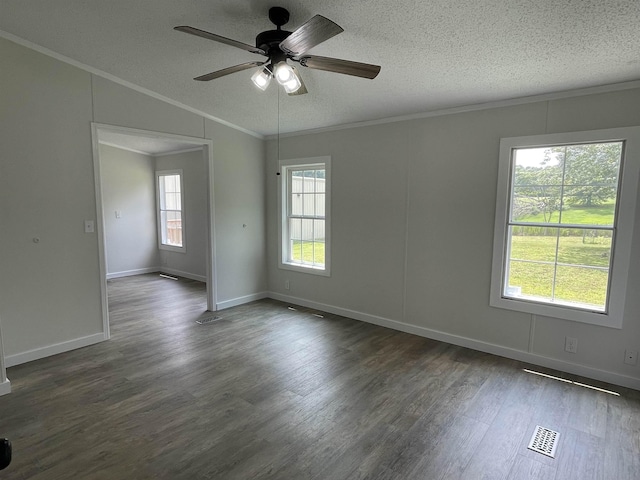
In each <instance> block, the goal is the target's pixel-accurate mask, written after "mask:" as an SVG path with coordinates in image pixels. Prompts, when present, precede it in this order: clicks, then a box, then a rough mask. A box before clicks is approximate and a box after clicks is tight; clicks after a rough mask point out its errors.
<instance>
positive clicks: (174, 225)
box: [165, 211, 182, 247]
mask: <svg viewBox="0 0 640 480" xmlns="http://www.w3.org/2000/svg"><path fill="white" fill-rule="evenodd" d="M165 214H166V229H167V230H166V244H167V245H173V246H177V247H181V246H182V212H173V211H167V212H165Z"/></svg>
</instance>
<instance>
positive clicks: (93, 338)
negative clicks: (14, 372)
mask: <svg viewBox="0 0 640 480" xmlns="http://www.w3.org/2000/svg"><path fill="white" fill-rule="evenodd" d="M104 340H105V338H104V333H102V332H100V333H95V334H93V335H88V336H86V337H81V338H76V339H74V340H69V341H67V342H62V343H56V344H54V345H48V346H46V347H41V348H36V349H33V350H29V351H26V352H22V353H16V354H14V355H8V356H7V357H5V365H6V366H7V368H8V367H14V366H16V365H20V364H22V363H27V362H32V361H33V360H39V359H41V358H44V357H50V356H52V355H57V354H59V353H64V352H68V351H70V350H75V349H76V348H82V347H87V346H89V345H94V344H96V343H100V342H102V341H104Z"/></svg>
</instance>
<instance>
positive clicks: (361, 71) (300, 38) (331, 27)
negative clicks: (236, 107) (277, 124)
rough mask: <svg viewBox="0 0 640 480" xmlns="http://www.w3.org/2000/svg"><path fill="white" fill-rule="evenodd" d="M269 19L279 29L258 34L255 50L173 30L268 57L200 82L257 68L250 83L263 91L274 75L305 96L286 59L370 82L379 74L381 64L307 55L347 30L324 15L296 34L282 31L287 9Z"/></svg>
mask: <svg viewBox="0 0 640 480" xmlns="http://www.w3.org/2000/svg"><path fill="white" fill-rule="evenodd" d="M269 20H271V22H272V23H273V24H274V25H275V26H276V30H267V31H264V32H262V33H259V34H258V36H257V37H256V45H255V47H254V46H253V45H249V44H246V43H242V42H239V41H237V40H233V39H231V38H226V37H222V36H220V35H216V34H215V33H210V32H207V31H205V30H200V29H198V28H195V27H190V26H186V25H183V26H178V27H174V30H178V31H180V32H184V33H188V34H190V35H195V36H198V37H201V38H206V39H208V40H213V41H215V42H219V43H224V44H226V45H230V46H233V47H236V48H240V49H242V50H246V51H248V52H251V53H255V54H258V55H264V56H265V57H267V61H265V62H247V63H242V64H240V65H235V66H233V67H228V68H224V69H222V70H217V71H215V72H211V73H207V74H205V75H200V76H199V77H196V78H195V80H198V81H209V80H214V79H216V78H220V77H223V76H225V75H230V74H232V73H236V72H240V71H242V70H248V69H251V68H255V67H258V70H257V71H256V72H254V74H253V75H252V76H251V80H252V81H253V83H254V84H255V85H256V86H257V87H258V88H259V89H260V90H266V89H267V87H268V86H269V84H270V83H271V78H272V77H274V76H275V77H276V81H277V82H278V83H279V84H280V85H282V87H283V88H284V90H285V92H287V93H288V94H289V95H302V94H305V93H307V89H306V87H305V85H304V82H303V81H302V77H301V76H300V74H299V73H298V72H297V70H296V69H295V68H294V67H293V66H291V65H289V63H288V62H287V60H291V61H292V62H296V63H298V64H300V65H302V66H303V67H306V68H311V69H316V70H324V71H327V72H335V73H342V74H344V75H351V76H355V77H361V78H368V79H374V78H375V77H376V76H377V75H378V73H380V66H378V65H371V64H368V63H360V62H352V61H350V60H341V59H338V58H330V57H319V56H314V55H306V52H307V51H308V50H310V49H311V48H313V47H315V46H316V45H319V44H320V43H322V42H324V41H325V40H328V39H330V38H332V37H334V36H336V35H338V34H339V33H342V32H343V31H344V30H343V29H342V27H340V26H339V25H337V24H336V23H334V22H332V21H331V20H329V19H328V18H325V17H323V16H322V15H316V16H314V17H313V18H311V20H309V21H308V22H306V23H305V24H303V25H302V26H300V27H299V28H297V29H296V30H294V31H293V32H289V31H286V30H282V28H281V27H282V25H284V24H286V23H287V22H288V21H289V12H288V11H287V10H286V9H284V8H282V7H272V8H270V9H269Z"/></svg>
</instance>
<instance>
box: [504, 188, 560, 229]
mask: <svg viewBox="0 0 640 480" xmlns="http://www.w3.org/2000/svg"><path fill="white" fill-rule="evenodd" d="M561 193H562V187H560V186H549V185H526V186H516V187H514V189H513V203H512V206H511V220H512V221H517V222H532V223H558V222H559V220H560V215H559V213H560V197H561Z"/></svg>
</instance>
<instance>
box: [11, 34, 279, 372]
mask: <svg viewBox="0 0 640 480" xmlns="http://www.w3.org/2000/svg"><path fill="white" fill-rule="evenodd" d="M0 58H2V62H3V67H2V71H3V72H7V73H8V72H10V74H6V75H0V205H2V208H0V215H1V217H0V224H1V225H2V228H1V229H0V245H2V249H0V272H2V275H0V318H2V327H3V331H2V337H3V340H4V346H5V354H6V356H7V358H6V360H7V364H10V365H13V364H17V363H21V362H24V361H28V360H32V359H35V358H40V357H42V356H46V355H50V354H53V353H58V352H60V351H65V350H68V349H71V348H76V347H79V346H83V345H87V344H90V343H94V342H97V341H100V340H101V339H102V338H103V326H102V316H101V312H102V305H101V298H100V271H99V257H98V239H97V235H95V234H91V233H87V234H85V233H84V231H83V223H84V220H94V221H95V220H96V201H95V187H94V176H93V155H92V145H91V122H92V121H94V122H98V123H104V124H110V125H117V126H125V127H131V128H138V129H143V130H151V131H157V132H166V133H173V134H181V135H189V136H193V137H199V138H203V137H204V136H205V127H206V138H209V139H213V146H214V147H213V148H214V157H215V161H214V176H215V184H216V188H217V187H218V186H221V188H220V189H219V191H218V190H216V192H215V200H216V206H215V211H216V225H215V231H216V236H215V239H214V245H215V249H216V255H217V257H218V258H219V262H218V264H219V270H220V271H221V272H223V274H220V272H218V278H217V281H218V292H217V299H218V302H220V303H223V304H224V303H225V302H227V304H228V303H229V302H233V301H237V300H238V299H243V298H246V297H247V296H252V295H261V294H263V292H265V290H266V275H265V269H266V263H265V258H264V233H263V232H264V228H265V223H264V222H265V220H264V214H265V210H264V202H263V198H264V196H260V195H261V194H262V195H263V192H264V177H263V176H262V172H263V171H264V165H263V163H264V152H263V142H262V140H260V139H258V138H255V137H253V136H251V135H247V134H244V133H242V132H239V131H236V130H232V129H230V128H228V127H224V126H221V125H220V124H218V123H216V122H214V121H210V120H205V119H204V118H203V117H202V116H199V115H196V114H193V113H190V112H188V111H186V110H183V109H180V108H178V107H176V106H173V105H169V104H167V103H165V102H162V101H160V100H157V99H154V98H152V97H149V96H147V95H144V94H142V93H139V92H136V91H134V90H131V89H129V88H126V87H124V86H121V85H118V84H116V83H113V82H111V81H109V80H106V79H104V78H101V77H97V76H94V75H91V74H89V73H87V72H85V71H83V70H80V69H78V68H76V67H73V66H70V65H67V64H65V63H63V62H60V61H58V60H55V59H53V58H50V57H47V56H45V55H42V54H40V53H37V52H35V51H33V50H30V49H28V48H25V47H22V46H19V45H17V44H15V43H13V42H10V41H8V40H4V39H0ZM238 192H247V195H246V196H244V197H243V198H242V204H241V205H240V202H239V199H238V196H237V193H238ZM249 192H252V193H249ZM227 209H229V211H227ZM237 215H238V216H237ZM218 218H219V219H220V221H218ZM245 219H248V220H245ZM246 221H248V222H249V225H250V226H251V228H252V230H247V229H242V227H241V225H242V223H243V222H245V223H246ZM238 225H240V227H238ZM249 232H253V233H252V234H249ZM34 238H38V239H39V241H38V243H35V242H34V241H33V239H34Z"/></svg>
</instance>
